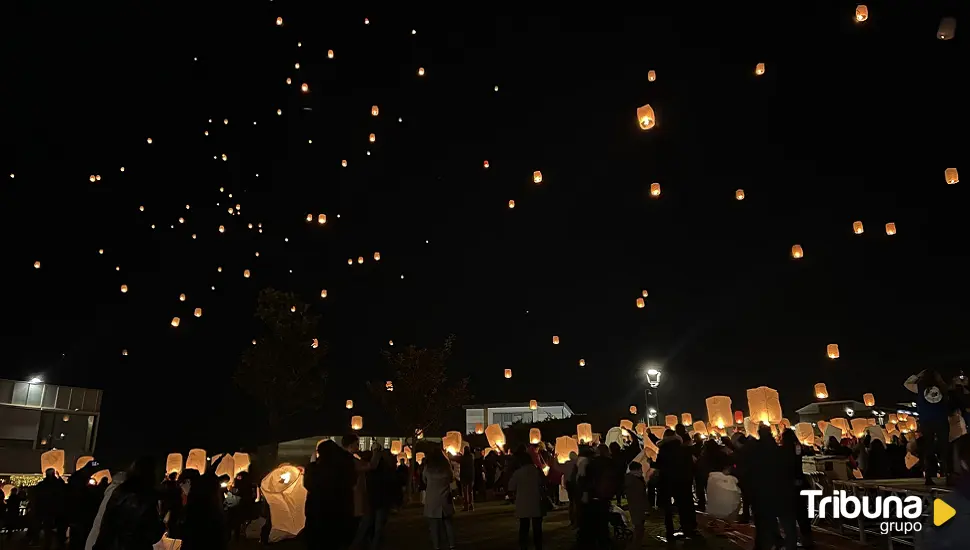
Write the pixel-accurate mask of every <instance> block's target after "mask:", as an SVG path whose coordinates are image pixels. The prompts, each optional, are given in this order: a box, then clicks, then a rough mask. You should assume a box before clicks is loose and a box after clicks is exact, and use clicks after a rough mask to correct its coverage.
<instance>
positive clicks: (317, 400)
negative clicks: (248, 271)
mask: <svg viewBox="0 0 970 550" xmlns="http://www.w3.org/2000/svg"><path fill="white" fill-rule="evenodd" d="M293 308H295V311H294V309H293ZM255 316H256V318H257V319H259V320H260V321H261V322H262V324H263V325H264V329H265V332H264V334H263V335H262V336H260V337H259V338H257V340H256V345H255V346H250V347H248V348H247V349H246V350H245V351H244V352H243V354H242V361H241V362H240V364H239V367H238V368H237V369H236V372H235V375H234V377H233V379H234V381H235V383H236V385H238V386H239V387H240V388H241V389H242V390H243V391H244V392H246V393H247V394H249V395H250V396H252V397H253V398H255V399H256V400H257V401H259V403H260V404H261V405H262V406H263V408H265V409H266V415H267V420H268V423H269V427H270V430H271V431H272V433H273V435H276V434H277V433H278V430H279V429H280V428H281V427H282V425H283V423H284V422H285V421H287V420H288V419H290V418H291V417H293V416H294V415H296V414H298V413H302V412H308V411H312V410H316V409H317V408H319V407H320V406H321V405H322V401H323V390H324V387H325V385H326V379H327V376H326V373H325V372H324V370H323V368H322V366H321V362H322V360H323V356H324V355H325V354H326V350H327V346H326V344H325V343H323V342H320V343H319V345H318V346H317V347H316V348H314V347H313V344H314V339H315V338H318V335H317V325H318V322H319V316H317V315H311V314H310V313H309V306H308V305H307V304H305V303H303V302H301V301H300V300H299V299H298V298H297V297H296V295H295V294H293V293H292V292H280V291H278V290H274V289H272V288H265V289H263V290H261V291H260V292H259V297H258V299H257V303H256V315H255Z"/></svg>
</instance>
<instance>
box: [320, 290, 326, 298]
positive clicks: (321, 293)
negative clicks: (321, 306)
mask: <svg viewBox="0 0 970 550" xmlns="http://www.w3.org/2000/svg"><path fill="white" fill-rule="evenodd" d="M320 297H321V298H326V297H327V289H323V290H321V291H320Z"/></svg>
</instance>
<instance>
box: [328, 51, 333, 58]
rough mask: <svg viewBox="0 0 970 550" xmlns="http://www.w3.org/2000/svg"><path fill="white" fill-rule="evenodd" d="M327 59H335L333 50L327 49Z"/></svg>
mask: <svg viewBox="0 0 970 550" xmlns="http://www.w3.org/2000/svg"><path fill="white" fill-rule="evenodd" d="M327 59H333V50H327Z"/></svg>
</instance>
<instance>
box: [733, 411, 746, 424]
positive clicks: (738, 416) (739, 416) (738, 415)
mask: <svg viewBox="0 0 970 550" xmlns="http://www.w3.org/2000/svg"><path fill="white" fill-rule="evenodd" d="M734 423H735V424H743V423H744V413H743V412H741V411H734Z"/></svg>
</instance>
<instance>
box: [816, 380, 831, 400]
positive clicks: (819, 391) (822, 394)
mask: <svg viewBox="0 0 970 550" xmlns="http://www.w3.org/2000/svg"><path fill="white" fill-rule="evenodd" d="M815 397H817V398H819V399H828V398H829V390H828V388H826V387H825V384H823V383H822V382H819V383H818V384H815Z"/></svg>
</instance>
